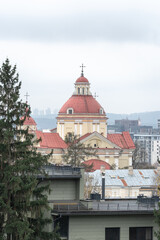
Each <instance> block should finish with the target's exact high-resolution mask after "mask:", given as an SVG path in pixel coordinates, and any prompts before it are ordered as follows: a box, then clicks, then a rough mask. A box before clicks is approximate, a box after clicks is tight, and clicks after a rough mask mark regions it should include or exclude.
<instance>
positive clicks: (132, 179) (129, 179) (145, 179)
mask: <svg viewBox="0 0 160 240" xmlns="http://www.w3.org/2000/svg"><path fill="white" fill-rule="evenodd" d="M88 174H89V175H90V176H93V177H94V181H96V182H97V181H98V184H99V185H101V181H102V176H101V171H100V170H96V171H95V172H93V173H88ZM156 179H157V171H156V169H133V175H129V171H128V169H118V170H106V171H105V184H106V185H107V186H108V187H109V186H112V187H113V186H119V187H131V186H133V187H134V186H136V187H138V186H139V187H145V186H154V185H155V184H156ZM93 184H94V183H93Z"/></svg>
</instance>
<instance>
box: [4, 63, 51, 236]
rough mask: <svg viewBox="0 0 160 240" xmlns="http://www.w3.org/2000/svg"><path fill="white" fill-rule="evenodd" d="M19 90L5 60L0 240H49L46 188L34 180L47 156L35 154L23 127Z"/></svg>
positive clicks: (26, 112)
mask: <svg viewBox="0 0 160 240" xmlns="http://www.w3.org/2000/svg"><path fill="white" fill-rule="evenodd" d="M20 88H21V82H19V76H18V74H17V73H16V66H14V67H12V66H11V65H10V63H9V60H8V59H6V61H5V62H4V63H3V64H2V67H1V69H0V239H1V240H4V239H5V240H22V239H23V240H32V239H34V240H35V239H40V240H42V239H43V240H45V239H47V240H48V239H52V233H47V232H45V230H44V229H45V228H44V227H45V226H46V224H48V223H49V222H50V221H51V219H48V218H44V216H43V212H44V210H45V209H46V210H49V207H48V203H47V191H49V186H48V185H47V186H44V185H43V186H42V185H40V184H39V180H38V178H37V176H38V175H39V174H44V171H43V170H42V169H43V168H42V166H44V165H45V164H47V160H48V156H42V155H41V154H40V153H37V151H36V148H35V147H34V140H33V139H34V136H33V135H32V134H29V133H28V129H26V130H24V128H23V127H22V126H23V123H24V121H25V119H26V117H28V116H29V114H30V108H29V106H28V105H27V104H26V103H23V102H22V101H21V100H20V99H19V98H20ZM26 109H27V110H26ZM22 116H25V117H22ZM22 136H23V141H22ZM44 192H45V193H44Z"/></svg>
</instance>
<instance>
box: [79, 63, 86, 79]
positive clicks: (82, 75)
mask: <svg viewBox="0 0 160 240" xmlns="http://www.w3.org/2000/svg"><path fill="white" fill-rule="evenodd" d="M84 67H86V66H84V65H83V63H82V66H80V68H82V71H81V77H84V74H83V68H84Z"/></svg>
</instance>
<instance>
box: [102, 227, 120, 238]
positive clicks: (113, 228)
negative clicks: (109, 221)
mask: <svg viewBox="0 0 160 240" xmlns="http://www.w3.org/2000/svg"><path fill="white" fill-rule="evenodd" d="M107 230H113V232H114V233H115V231H116V230H118V232H117V234H118V238H117V239H115V238H114V240H120V227H109V228H108V227H107V228H105V240H112V239H113V238H112V239H110V238H107V235H106V233H107Z"/></svg>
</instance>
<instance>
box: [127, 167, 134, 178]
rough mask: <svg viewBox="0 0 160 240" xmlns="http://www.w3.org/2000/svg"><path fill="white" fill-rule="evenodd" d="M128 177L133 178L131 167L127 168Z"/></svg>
mask: <svg viewBox="0 0 160 240" xmlns="http://www.w3.org/2000/svg"><path fill="white" fill-rule="evenodd" d="M128 175H130V176H133V167H132V166H129V168H128Z"/></svg>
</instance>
